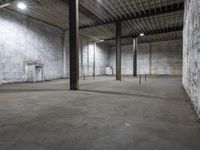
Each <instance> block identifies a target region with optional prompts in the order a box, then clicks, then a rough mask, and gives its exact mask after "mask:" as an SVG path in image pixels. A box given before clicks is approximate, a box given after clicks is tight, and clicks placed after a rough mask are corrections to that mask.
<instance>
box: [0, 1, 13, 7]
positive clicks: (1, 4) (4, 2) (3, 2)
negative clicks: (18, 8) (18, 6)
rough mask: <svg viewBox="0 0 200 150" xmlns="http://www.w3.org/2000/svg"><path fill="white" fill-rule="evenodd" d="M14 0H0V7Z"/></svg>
mask: <svg viewBox="0 0 200 150" xmlns="http://www.w3.org/2000/svg"><path fill="white" fill-rule="evenodd" d="M13 1H14V0H0V8H3V7H6V6H8V5H10V3H11V2H13Z"/></svg>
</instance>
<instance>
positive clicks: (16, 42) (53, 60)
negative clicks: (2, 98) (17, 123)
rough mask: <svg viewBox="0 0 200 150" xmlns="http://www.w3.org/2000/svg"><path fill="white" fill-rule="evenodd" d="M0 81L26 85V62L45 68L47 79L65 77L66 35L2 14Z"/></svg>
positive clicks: (35, 22) (2, 10)
mask: <svg viewBox="0 0 200 150" xmlns="http://www.w3.org/2000/svg"><path fill="white" fill-rule="evenodd" d="M0 11H1V12H0V29H1V30H0V52H1V53H0V54H1V55H0V56H1V60H0V69H1V70H0V71H1V73H0V79H1V82H2V83H11V82H24V81H26V78H27V77H26V62H32V63H41V64H43V65H44V79H45V80H52V79H58V78H62V77H63V60H62V59H63V57H62V52H63V49H62V48H63V46H62V44H63V43H62V42H63V35H64V34H63V31H62V30H60V29H58V28H55V27H52V26H49V25H47V24H44V23H41V22H38V21H36V20H34V19H30V18H28V17H26V16H23V15H19V14H18V13H15V12H12V11H8V10H5V9H1V10H0Z"/></svg>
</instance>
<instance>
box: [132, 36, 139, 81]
mask: <svg viewBox="0 0 200 150" xmlns="http://www.w3.org/2000/svg"><path fill="white" fill-rule="evenodd" d="M137 44H138V43H137V38H135V39H133V76H134V77H136V76H137Z"/></svg>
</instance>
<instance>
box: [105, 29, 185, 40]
mask: <svg viewBox="0 0 200 150" xmlns="http://www.w3.org/2000/svg"><path fill="white" fill-rule="evenodd" d="M182 30H183V26H180V27H174V28H165V29H160V30H152V31H148V32H145V33H144V34H145V36H148V35H154V34H161V33H169V32H175V31H182ZM138 36H139V35H138ZM138 36H135V35H133V34H129V35H126V36H122V39H128V38H137V37H138ZM111 40H116V38H109V39H104V41H111Z"/></svg>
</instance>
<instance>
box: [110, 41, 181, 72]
mask: <svg viewBox="0 0 200 150" xmlns="http://www.w3.org/2000/svg"><path fill="white" fill-rule="evenodd" d="M137 53H138V54H137V55H138V56H137V70H138V74H155V75H162V74H163V75H164V74H166V75H181V74H182V41H181V40H176V41H164V42H155V43H150V44H149V43H146V44H139V45H138V52H137ZM115 62H116V53H115V48H112V49H111V51H110V61H109V66H110V67H113V68H114V74H115V73H116V65H115V64H116V63H115ZM122 74H124V75H132V74H133V46H132V45H129V46H123V47H122Z"/></svg>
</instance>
